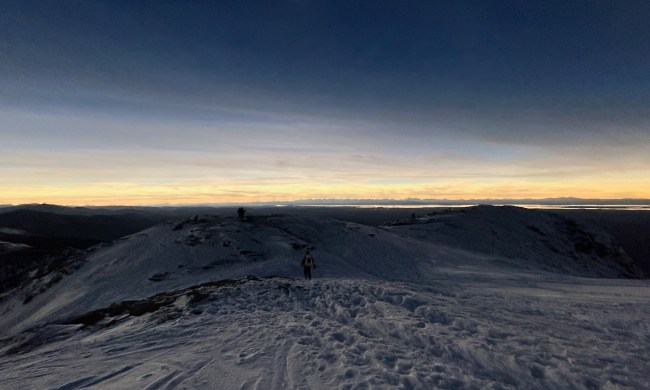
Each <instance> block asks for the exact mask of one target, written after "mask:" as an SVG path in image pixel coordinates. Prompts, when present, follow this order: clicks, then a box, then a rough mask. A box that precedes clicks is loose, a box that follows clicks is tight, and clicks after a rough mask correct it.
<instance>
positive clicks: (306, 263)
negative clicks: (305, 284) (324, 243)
mask: <svg viewBox="0 0 650 390" xmlns="http://www.w3.org/2000/svg"><path fill="white" fill-rule="evenodd" d="M300 266H301V267H302V269H303V271H304V273H305V279H309V280H311V270H312V269H314V268H316V262H315V261H314V256H312V254H311V252H309V249H307V252H306V253H305V255H304V256H303V257H302V261H301V262H300Z"/></svg>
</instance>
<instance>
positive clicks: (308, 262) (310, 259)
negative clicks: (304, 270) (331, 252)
mask: <svg viewBox="0 0 650 390" xmlns="http://www.w3.org/2000/svg"><path fill="white" fill-rule="evenodd" d="M312 265H314V258H313V257H311V256H307V257H305V266H306V267H311V266H312Z"/></svg>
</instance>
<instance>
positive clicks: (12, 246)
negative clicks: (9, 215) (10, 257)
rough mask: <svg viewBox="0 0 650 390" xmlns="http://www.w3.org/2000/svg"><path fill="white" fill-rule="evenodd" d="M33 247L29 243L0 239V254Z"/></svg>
mask: <svg viewBox="0 0 650 390" xmlns="http://www.w3.org/2000/svg"><path fill="white" fill-rule="evenodd" d="M29 248H31V247H30V246H29V245H25V244H18V243H15V242H7V241H0V254H3V253H11V252H19V251H22V250H25V249H29Z"/></svg>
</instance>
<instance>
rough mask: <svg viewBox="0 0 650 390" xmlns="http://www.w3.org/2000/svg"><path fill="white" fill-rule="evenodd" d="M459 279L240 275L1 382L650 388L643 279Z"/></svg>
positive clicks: (81, 340) (7, 364) (20, 368)
mask: <svg viewBox="0 0 650 390" xmlns="http://www.w3.org/2000/svg"><path fill="white" fill-rule="evenodd" d="M462 284H463V286H460V287H456V288H449V287H443V288H440V287H436V286H435V285H432V286H422V285H411V284H404V283H384V282H378V281H369V280H332V279H328V280H314V281H312V282H311V283H310V282H305V281H301V280H290V279H283V278H280V279H278V278H272V279H263V280H244V281H242V282H241V283H238V284H234V285H225V286H222V287H215V288H212V289H211V290H210V293H209V297H208V298H207V299H205V300H203V301H201V302H198V303H195V304H189V303H188V302H189V301H188V300H187V299H182V298H179V299H177V301H176V302H175V303H174V304H173V305H170V306H169V307H165V308H161V309H160V310H158V311H156V312H154V313H151V314H146V315H144V316H140V317H132V316H127V317H124V318H118V319H116V321H115V323H114V324H113V325H108V324H109V323H110V321H104V322H102V323H100V324H97V325H94V326H90V327H88V328H85V329H84V330H78V331H76V332H70V333H68V334H67V335H64V336H63V338H62V339H60V340H57V339H56V338H54V339H53V341H51V342H49V343H47V344H45V345H43V346H40V347H38V348H36V349H34V350H32V351H29V352H27V353H25V354H14V355H8V356H5V357H4V358H3V360H2V363H1V365H0V368H1V369H2V373H3V374H2V376H3V384H4V386H6V388H33V389H39V388H60V389H78V388H89V387H90V388H102V389H141V388H147V389H174V388H193V389H194V388H195V389H213V388H223V389H227V388H241V389H263V388H264V389H279V388H311V389H331V388H344V389H345V388H350V389H353V388H386V387H392V388H419V389H424V388H443V389H447V388H448V389H452V388H454V389H455V388H512V389H515V388H545V389H565V388H567V387H571V388H577V389H582V388H584V389H590V388H630V389H632V388H634V389H643V388H650V383H649V378H648V376H647V360H646V357H647V356H648V355H649V354H650V329H649V327H648V325H647V324H648V323H650V315H649V314H648V313H650V305H649V304H648V302H649V301H648V298H650V287H649V286H648V285H647V283H645V282H643V281H637V282H635V283H634V285H633V286H629V285H628V286H626V284H628V283H626V282H622V281H600V282H599V285H597V286H594V285H593V284H592V283H591V280H580V279H574V280H565V283H557V282H553V281H549V282H548V283H540V284H537V283H529V282H527V283H526V284H522V283H513V282H510V283H508V284H506V285H504V282H503V280H502V279H499V278H497V279H496V280H494V281H493V282H492V283H491V284H490V283H489V282H488V281H486V280H484V281H483V282H482V283H480V284H476V285H472V284H471V283H466V282H463V283H462ZM601 288H602V290H601ZM599 291H603V292H599ZM612 293H614V294H612ZM616 294H618V298H616V297H617V295H616ZM622 297H624V298H622ZM25 378H29V380H28V381H26V380H25Z"/></svg>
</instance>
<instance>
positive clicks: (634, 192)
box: [0, 179, 650, 206]
mask: <svg viewBox="0 0 650 390" xmlns="http://www.w3.org/2000/svg"><path fill="white" fill-rule="evenodd" d="M648 188H650V179H646V180H645V181H640V180H633V181H631V180H606V181H601V182H598V183H596V184H594V183H587V182H585V183H581V182H577V181H574V182H569V183H556V182H551V183H549V182H542V183H540V182H523V181H517V182H514V181H502V182H494V183H466V182H462V181H457V182H444V183H436V184H435V185H433V184H422V183H415V184H382V185H378V184H367V183H365V184H350V183H341V184H327V185H320V184H263V185H260V184H253V183H237V184H233V183H228V184H224V185H218V184H212V185H204V184H196V183H171V184H155V185H152V184H136V183H98V184H90V185H82V184H77V185H68V186H64V185H57V186H54V185H47V186H37V185H24V186H0V204H28V203H51V204H60V205H66V206H85V205H88V206H90V205H92V206H107V205H124V206H137V205H141V206H145V205H163V204H169V205H174V204H204V203H244V204H245V203H255V202H284V201H294V200H304V199H395V200H400V199H407V198H420V199H448V200H464V199H543V198H561V197H576V198H587V199H622V198H638V199H647V198H650V191H648Z"/></svg>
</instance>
